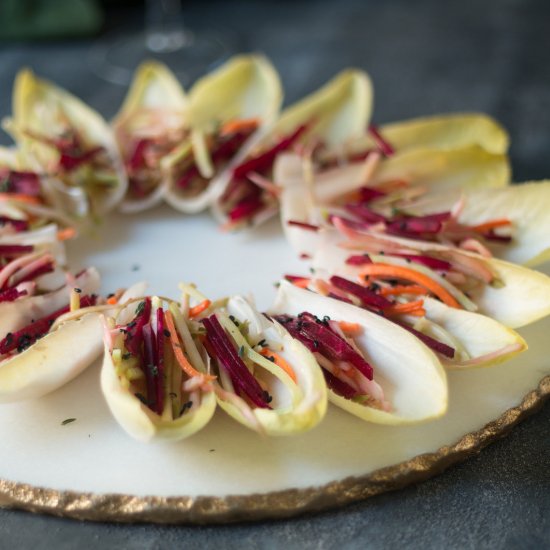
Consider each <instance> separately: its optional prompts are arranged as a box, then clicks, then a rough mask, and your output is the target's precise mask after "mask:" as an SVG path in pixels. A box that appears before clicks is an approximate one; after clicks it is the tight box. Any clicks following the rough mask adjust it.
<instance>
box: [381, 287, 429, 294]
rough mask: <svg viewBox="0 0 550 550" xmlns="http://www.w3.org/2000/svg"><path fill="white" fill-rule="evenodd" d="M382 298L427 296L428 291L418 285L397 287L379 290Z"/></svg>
mask: <svg viewBox="0 0 550 550" xmlns="http://www.w3.org/2000/svg"><path fill="white" fill-rule="evenodd" d="M380 294H381V295H382V296H398V295H399V294H428V291H427V290H426V289H425V288H423V287H421V286H419V285H397V286H392V287H388V288H381V289H380Z"/></svg>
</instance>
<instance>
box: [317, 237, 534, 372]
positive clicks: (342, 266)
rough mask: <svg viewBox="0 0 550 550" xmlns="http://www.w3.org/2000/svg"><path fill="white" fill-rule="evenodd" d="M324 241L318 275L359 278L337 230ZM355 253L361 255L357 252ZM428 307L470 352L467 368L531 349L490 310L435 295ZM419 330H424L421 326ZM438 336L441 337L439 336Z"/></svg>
mask: <svg viewBox="0 0 550 550" xmlns="http://www.w3.org/2000/svg"><path fill="white" fill-rule="evenodd" d="M320 240H321V243H320V245H319V247H318V250H317V253H316V254H315V255H314V257H313V260H312V265H313V269H314V276H322V275H323V274H325V273H326V274H327V276H330V275H340V276H342V277H347V278H349V279H350V280H352V281H355V280H356V279H357V277H358V276H359V272H360V270H361V269H360V267H358V266H354V265H349V264H346V259H347V258H348V257H349V256H350V254H351V253H352V252H351V251H350V250H346V249H343V248H341V247H339V246H338V245H337V241H338V239H337V237H336V235H335V232H334V231H323V232H322V234H321V235H320ZM404 241H405V240H404V239H402V240H401V242H404ZM353 253H354V254H357V252H353ZM410 267H413V264H410ZM488 288H490V287H488ZM501 290H502V289H501ZM476 302H477V301H476ZM518 307H521V306H518ZM424 309H425V310H426V315H425V316H426V319H428V320H429V321H431V322H433V323H436V325H438V326H440V327H441V328H443V329H444V330H445V331H446V332H448V333H449V334H450V335H451V337H453V339H454V340H455V341H456V345H455V344H454V343H452V344H451V346H452V347H455V348H457V350H458V351H460V350H463V351H464V352H465V355H467V357H466V359H470V361H466V362H465V363H464V367H465V366H489V365H492V364H496V363H498V362H501V361H503V360H506V359H508V358H510V357H512V356H513V355H515V354H517V353H519V352H521V351H524V350H525V349H527V344H526V343H525V341H524V340H523V339H522V338H521V336H519V334H517V333H516V332H515V331H513V330H510V328H507V327H506V326H505V325H506V323H504V321H502V320H495V319H492V318H491V317H489V316H487V315H489V311H486V310H485V311H483V312H482V313H484V314H485V315H482V314H480V313H476V312H472V311H467V310H463V309H456V308H451V307H448V306H446V305H445V304H443V303H441V302H439V301H437V300H435V299H431V298H425V299H424ZM499 321H500V322H499ZM516 326H519V325H516ZM419 330H420V331H421V332H422V330H421V329H419ZM434 336H435V337H436V339H437V335H434ZM502 352H503V353H502ZM458 359H459V361H458V363H457V364H458V366H460V364H459V363H460V362H461V361H463V360H464V358H461V357H459V358H458ZM446 366H449V367H452V366H453V363H452V362H448V363H446ZM464 367H462V368H464Z"/></svg>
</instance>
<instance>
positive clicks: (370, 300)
mask: <svg viewBox="0 0 550 550" xmlns="http://www.w3.org/2000/svg"><path fill="white" fill-rule="evenodd" d="M369 262H371V256H369V255H358V254H356V253H353V252H352V253H351V254H350V251H348V250H346V249H343V248H339V247H337V246H335V245H331V244H329V243H324V244H323V246H322V247H321V248H320V250H319V252H318V253H317V254H316V255H315V257H314V258H313V265H314V266H315V267H314V268H312V274H311V275H310V276H307V277H299V276H293V275H287V276H286V277H285V278H286V279H287V280H288V281H289V282H291V283H292V284H294V285H296V286H299V287H301V288H307V289H308V290H310V291H313V292H316V293H318V294H321V295H323V296H329V297H331V298H334V299H336V300H340V301H343V302H346V303H350V304H353V305H355V306H357V307H360V308H363V309H366V310H368V311H371V312H373V313H376V314H378V315H382V316H384V317H385V318H386V319H388V320H389V321H391V322H392V323H395V324H396V325H399V326H400V327H402V328H404V329H405V330H407V331H409V332H410V333H411V334H413V335H414V336H416V337H417V338H418V339H419V340H420V341H421V342H423V343H424V344H425V345H426V346H428V347H429V348H430V349H431V350H432V351H434V352H435V353H436V354H437V355H438V357H439V359H440V361H441V363H442V364H443V365H444V366H446V367H449V368H460V369H464V368H467V367H480V366H484V367H485V366H490V365H496V364H498V363H501V362H503V361H505V360H508V359H510V358H511V357H513V356H514V355H516V354H518V353H520V352H522V351H525V350H526V349H527V344H526V343H525V341H524V340H523V339H522V338H521V337H520V336H519V334H517V333H516V332H515V331H513V330H511V329H509V328H506V327H505V326H504V325H502V324H500V323H499V322H497V321H495V320H494V319H491V318H490V317H487V316H485V315H481V314H479V313H475V312H472V311H468V310H466V309H458V308H454V307H449V306H448V305H447V304H446V303H445V302H442V301H440V300H439V297H438V296H439V295H441V296H442V297H443V298H446V296H445V294H442V293H441V291H442V290H444V289H440V288H438V286H437V284H436V283H435V282H434V281H429V282H427V281H426V280H424V279H423V278H419V277H416V279H417V280H416V281H415V280H413V281H411V280H407V278H404V280H399V278H398V277H396V278H389V279H387V278H385V277H383V276H382V277H380V278H376V277H374V276H370V277H369V285H368V286H364V285H362V284H360V282H358V274H359V273H360V272H361V266H365V265H370V263H369ZM434 266H436V264H435V261H434ZM404 274H405V273H402V274H401V275H402V276H403V275H404ZM407 275H410V277H414V274H408V273H407ZM394 277H395V276H394ZM426 285H428V287H429V288H428V287H427V286H426ZM430 289H431V291H433V292H430Z"/></svg>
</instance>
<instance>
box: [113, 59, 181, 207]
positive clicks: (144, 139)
mask: <svg viewBox="0 0 550 550" xmlns="http://www.w3.org/2000/svg"><path fill="white" fill-rule="evenodd" d="M186 109H187V98H186V95H185V92H184V90H183V88H182V87H181V85H180V84H179V82H178V81H177V79H176V77H175V76H174V75H173V73H172V72H171V71H170V69H169V68H168V67H166V66H165V65H163V64H161V63H159V62H153V61H148V62H145V63H143V64H142V65H140V66H139V67H138V69H137V70H136V74H135V76H134V79H133V81H132V84H131V85H130V89H129V91H128V94H127V96H126V98H125V100H124V103H123V105H122V107H121V109H120V111H119V113H118V114H117V115H116V117H115V119H114V120H113V122H112V127H113V131H114V134H115V137H116V140H117V143H118V146H119V149H120V152H121V155H122V159H123V162H124V166H125V168H126V172H127V174H128V190H127V192H126V196H125V198H124V200H123V202H122V203H121V210H122V211H124V212H138V211H141V210H145V209H146V208H150V207H152V206H154V205H155V204H158V203H159V202H160V201H161V200H162V198H163V195H164V192H165V190H166V183H167V182H166V179H165V178H164V176H163V173H162V169H161V164H162V161H163V159H165V158H166V157H167V156H169V155H170V153H171V152H172V151H173V150H174V149H176V148H177V147H178V146H179V145H181V143H182V142H184V141H186V138H187V136H188V120H187V113H186Z"/></svg>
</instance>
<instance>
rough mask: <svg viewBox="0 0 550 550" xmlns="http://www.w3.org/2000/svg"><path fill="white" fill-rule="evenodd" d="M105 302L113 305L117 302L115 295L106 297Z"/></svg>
mask: <svg viewBox="0 0 550 550" xmlns="http://www.w3.org/2000/svg"><path fill="white" fill-rule="evenodd" d="M107 303H108V304H109V305H110V306H115V305H116V304H117V303H118V300H117V297H116V296H111V297H110V298H107Z"/></svg>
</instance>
